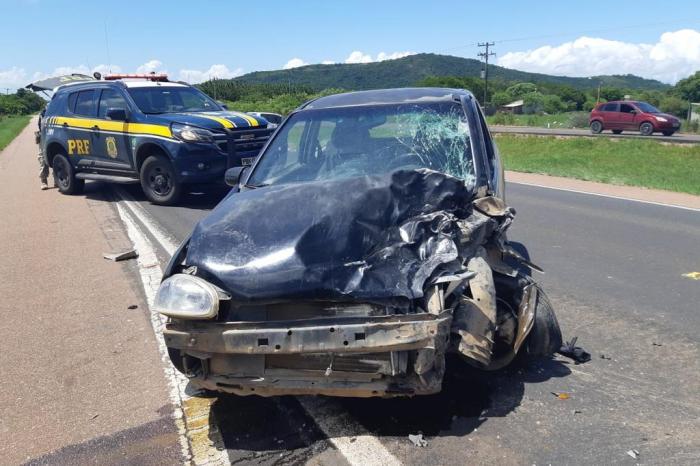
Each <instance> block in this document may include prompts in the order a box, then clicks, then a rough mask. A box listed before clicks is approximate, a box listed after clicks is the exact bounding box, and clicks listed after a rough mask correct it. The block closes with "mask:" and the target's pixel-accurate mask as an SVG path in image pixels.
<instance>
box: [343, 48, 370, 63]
mask: <svg viewBox="0 0 700 466" xmlns="http://www.w3.org/2000/svg"><path fill="white" fill-rule="evenodd" d="M373 61H374V60H373V59H372V56H371V55H369V54H364V53H362V52H360V51H359V50H355V51H354V52H352V53H351V54H350V55H349V56H348V58H346V59H345V63H371V62H373Z"/></svg>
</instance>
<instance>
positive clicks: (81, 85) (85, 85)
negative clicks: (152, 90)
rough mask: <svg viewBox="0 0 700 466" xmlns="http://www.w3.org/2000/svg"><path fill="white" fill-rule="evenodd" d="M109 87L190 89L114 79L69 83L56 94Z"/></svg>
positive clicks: (135, 80) (180, 85)
mask: <svg viewBox="0 0 700 466" xmlns="http://www.w3.org/2000/svg"><path fill="white" fill-rule="evenodd" d="M107 86H120V87H190V86H189V85H188V84H184V83H180V82H171V81H150V80H148V79H114V80H109V81H106V80H99V81H97V80H95V81H83V82H77V83H67V84H63V85H61V86H59V87H57V88H56V91H55V92H62V91H65V90H68V89H71V90H74V89H93V88H99V87H107Z"/></svg>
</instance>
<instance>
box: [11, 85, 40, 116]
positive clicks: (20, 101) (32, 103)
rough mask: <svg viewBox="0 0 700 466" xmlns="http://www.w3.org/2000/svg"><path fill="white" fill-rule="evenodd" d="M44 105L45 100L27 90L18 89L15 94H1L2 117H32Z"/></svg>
mask: <svg viewBox="0 0 700 466" xmlns="http://www.w3.org/2000/svg"><path fill="white" fill-rule="evenodd" d="M44 105H46V101H45V100H44V99H42V98H41V97H40V96H39V95H37V94H35V93H34V92H31V91H28V90H26V89H18V90H17V92H16V93H14V94H0V115H30V114H32V113H36V112H38V111H40V110H41V109H42V108H44Z"/></svg>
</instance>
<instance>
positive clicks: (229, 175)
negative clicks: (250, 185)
mask: <svg viewBox="0 0 700 466" xmlns="http://www.w3.org/2000/svg"><path fill="white" fill-rule="evenodd" d="M248 168H250V167H233V168H229V169H228V170H226V173H224V181H225V182H226V184H227V185H229V186H231V187H236V186H238V184H239V183H240V182H241V180H242V179H243V178H244V177H245V175H246V174H247V173H248Z"/></svg>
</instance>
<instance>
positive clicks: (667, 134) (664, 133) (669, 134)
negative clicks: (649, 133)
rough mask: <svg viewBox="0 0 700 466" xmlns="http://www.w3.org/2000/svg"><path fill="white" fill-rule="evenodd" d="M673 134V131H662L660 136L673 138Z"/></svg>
mask: <svg viewBox="0 0 700 466" xmlns="http://www.w3.org/2000/svg"><path fill="white" fill-rule="evenodd" d="M673 133H675V131H664V132H663V133H662V134H663V135H664V136H673Z"/></svg>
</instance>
